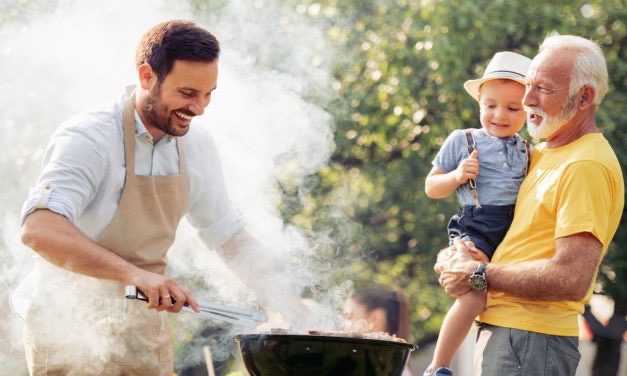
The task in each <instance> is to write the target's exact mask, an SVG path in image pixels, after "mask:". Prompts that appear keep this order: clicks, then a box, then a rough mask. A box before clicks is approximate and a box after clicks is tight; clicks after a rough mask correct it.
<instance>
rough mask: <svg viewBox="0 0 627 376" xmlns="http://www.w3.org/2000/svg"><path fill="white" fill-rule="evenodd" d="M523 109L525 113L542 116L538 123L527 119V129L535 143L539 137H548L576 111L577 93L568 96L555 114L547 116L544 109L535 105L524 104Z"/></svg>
mask: <svg viewBox="0 0 627 376" xmlns="http://www.w3.org/2000/svg"><path fill="white" fill-rule="evenodd" d="M525 111H526V112H527V114H534V115H538V116H540V117H542V122H541V123H540V124H538V125H535V124H533V123H532V122H530V121H527V131H528V132H529V135H530V136H531V138H532V139H533V142H534V143H537V142H539V141H540V140H541V139H547V138H549V137H550V136H551V135H553V134H554V133H555V132H557V131H558V130H560V128H562V127H563V126H564V125H565V124H566V123H568V122H569V121H570V120H571V119H572V118H573V117H574V116H575V114H576V113H577V94H575V95H570V96H568V99H567V100H566V103H564V106H563V107H562V109H561V110H560V113H559V115H557V116H549V115H547V113H546V112H544V110H541V109H539V108H536V107H527V106H525Z"/></svg>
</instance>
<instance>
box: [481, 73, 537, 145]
mask: <svg viewBox="0 0 627 376" xmlns="http://www.w3.org/2000/svg"><path fill="white" fill-rule="evenodd" d="M524 94H525V87H524V86H523V85H522V84H520V83H518V82H516V81H512V80H507V79H497V80H490V81H486V82H485V83H484V84H483V85H482V86H481V89H480V94H479V105H480V108H481V109H480V120H481V126H482V127H483V129H485V130H486V132H488V133H489V134H490V135H492V136H495V137H509V136H513V135H514V134H516V133H518V132H519V131H520V130H521V129H522V127H523V126H524V125H525V119H526V116H527V115H526V114H525V111H524V110H523V105H522V98H523V95H524Z"/></svg>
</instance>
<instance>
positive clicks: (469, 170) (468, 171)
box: [455, 150, 479, 185]
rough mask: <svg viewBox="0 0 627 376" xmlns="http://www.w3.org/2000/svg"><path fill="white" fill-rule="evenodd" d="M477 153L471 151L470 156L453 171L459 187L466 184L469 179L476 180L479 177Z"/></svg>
mask: <svg viewBox="0 0 627 376" xmlns="http://www.w3.org/2000/svg"><path fill="white" fill-rule="evenodd" d="M478 154H479V152H478V151H477V150H473V151H472V153H471V154H470V156H469V157H468V158H466V159H464V160H463V161H461V163H460V164H459V166H457V169H456V170H455V180H456V181H457V182H458V183H459V184H460V185H461V184H464V183H466V182H467V181H468V180H469V179H476V178H477V175H479V159H477V156H478Z"/></svg>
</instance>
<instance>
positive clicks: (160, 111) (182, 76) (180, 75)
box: [138, 60, 218, 142]
mask: <svg viewBox="0 0 627 376" xmlns="http://www.w3.org/2000/svg"><path fill="white" fill-rule="evenodd" d="M139 72H140V81H141V86H142V89H144V90H143V94H142V95H141V96H140V97H139V98H138V102H139V106H138V111H139V115H140V117H141V119H142V121H143V123H144V125H145V127H146V129H147V130H148V132H149V133H150V134H151V135H152V137H153V141H154V142H157V141H158V140H159V139H161V137H163V136H164V135H165V134H169V135H172V136H184V135H185V134H187V132H188V131H189V127H190V123H191V121H192V118H193V117H194V116H199V115H202V114H203V113H204V110H205V107H207V105H208V104H209V102H210V100H211V93H212V92H213V91H214V90H215V88H216V85H217V80H218V63H217V60H214V61H212V62H198V61H189V60H177V61H175V62H174V65H173V67H172V70H171V71H170V73H169V74H168V75H167V76H166V77H165V78H164V79H163V81H162V82H159V80H158V77H157V75H156V74H155V73H154V71H152V69H151V68H150V65H148V64H144V65H142V66H140V67H139Z"/></svg>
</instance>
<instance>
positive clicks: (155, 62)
mask: <svg viewBox="0 0 627 376" xmlns="http://www.w3.org/2000/svg"><path fill="white" fill-rule="evenodd" d="M219 54H220V44H219V43H218V40H217V39H216V37H215V36H213V34H211V33H210V32H209V31H207V30H206V29H204V28H203V27H201V26H199V25H198V24H196V23H194V22H191V21H183V20H172V21H166V22H162V23H160V24H158V25H156V26H154V27H153V28H151V29H150V30H148V31H147V32H146V33H145V34H144V36H143V37H142V39H141V41H140V42H139V47H137V53H136V55H135V64H136V66H140V65H141V64H144V63H148V64H149V65H150V67H151V68H152V70H153V71H154V72H155V73H156V74H157V79H158V81H159V82H163V80H164V79H165V77H166V76H167V75H168V73H170V71H171V70H172V66H173V65H174V62H175V61H176V60H192V61H206V62H213V61H214V60H216V59H217V58H218V56H219Z"/></svg>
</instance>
